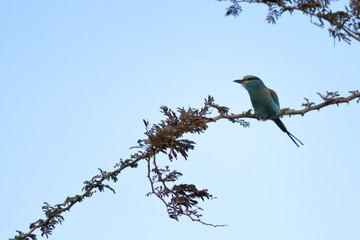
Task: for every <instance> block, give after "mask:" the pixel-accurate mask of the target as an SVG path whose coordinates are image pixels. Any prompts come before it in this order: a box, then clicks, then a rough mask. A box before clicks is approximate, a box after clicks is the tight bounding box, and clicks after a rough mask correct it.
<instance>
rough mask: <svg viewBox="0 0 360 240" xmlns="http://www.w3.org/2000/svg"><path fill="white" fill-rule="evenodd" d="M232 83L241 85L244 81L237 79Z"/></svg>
mask: <svg viewBox="0 0 360 240" xmlns="http://www.w3.org/2000/svg"><path fill="white" fill-rule="evenodd" d="M234 82H236V83H240V84H243V82H244V80H241V79H238V80H234Z"/></svg>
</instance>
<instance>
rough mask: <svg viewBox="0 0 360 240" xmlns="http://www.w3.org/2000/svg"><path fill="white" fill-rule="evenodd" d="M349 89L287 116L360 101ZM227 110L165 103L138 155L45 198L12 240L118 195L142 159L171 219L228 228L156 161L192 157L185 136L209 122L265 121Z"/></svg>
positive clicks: (201, 196) (204, 193) (210, 102)
mask: <svg viewBox="0 0 360 240" xmlns="http://www.w3.org/2000/svg"><path fill="white" fill-rule="evenodd" d="M350 93H351V95H350V96H348V97H346V98H344V97H341V96H340V95H339V93H338V92H326V93H325V94H320V93H318V95H319V96H320V97H321V99H322V100H323V101H324V102H323V103H320V104H317V105H315V103H313V102H310V101H309V100H308V99H306V98H305V100H306V102H305V103H304V104H303V105H302V106H304V107H305V108H304V109H301V110H290V109H284V110H283V113H282V115H304V114H305V113H307V112H309V111H311V110H315V109H317V110H319V109H320V108H323V107H326V106H329V105H334V104H336V105H338V104H340V103H345V102H346V103H349V102H350V101H352V100H354V99H357V102H359V101H360V93H359V91H357V90H356V91H350ZM228 110H229V109H228V108H227V107H224V106H220V105H218V104H216V103H215V102H214V98H213V97H211V96H209V97H208V98H207V99H205V102H204V106H203V107H202V108H200V109H195V108H188V109H185V108H178V109H177V111H176V112H175V111H173V110H171V109H169V108H168V107H166V106H162V107H161V112H162V113H163V114H164V116H165V119H164V120H162V121H160V123H158V124H153V125H152V126H151V127H150V124H149V122H148V121H145V120H144V124H145V128H146V132H145V136H146V138H145V139H140V140H138V142H137V145H136V146H134V147H132V149H138V151H137V152H136V153H135V154H133V155H131V156H130V158H128V159H126V160H122V159H121V160H120V162H119V163H117V164H116V165H115V166H114V168H115V170H113V171H109V172H108V171H103V170H102V169H99V172H100V173H99V174H97V175H96V176H94V177H92V178H91V179H90V180H88V181H85V182H84V187H83V189H82V191H83V193H82V194H81V195H75V196H73V197H67V198H66V199H65V200H64V202H63V203H60V204H56V205H53V206H52V205H50V204H48V203H46V202H45V203H44V205H43V207H42V209H43V212H44V215H45V217H44V219H39V220H37V221H35V222H34V223H31V224H30V230H29V231H28V232H27V233H24V232H21V231H16V232H17V235H16V236H15V237H14V238H11V239H10V240H14V239H17V240H20V239H21V240H30V239H31V240H36V239H37V236H36V234H34V231H35V230H40V232H41V236H42V237H49V236H50V235H51V234H52V233H53V230H54V229H55V227H56V225H58V224H61V223H62V222H63V221H64V220H65V219H64V217H63V216H62V214H63V213H64V212H66V211H70V209H71V208H72V207H73V206H74V205H75V204H77V203H80V202H82V201H83V200H85V199H86V198H89V197H91V196H92V195H93V194H94V193H96V192H97V191H98V192H103V191H105V190H106V189H107V190H110V191H112V192H113V193H115V190H114V189H113V188H112V187H111V186H110V185H108V184H105V183H104V182H105V181H111V182H117V181H118V175H119V173H120V172H122V171H123V170H124V169H126V168H136V167H137V166H138V163H139V162H140V161H144V162H146V163H147V177H148V179H149V182H150V189H151V191H150V192H149V193H148V194H147V196H152V195H155V196H156V197H157V198H159V199H160V200H161V201H162V202H163V203H164V205H165V207H166V210H167V212H168V214H169V217H170V218H172V219H176V220H179V218H180V217H181V216H186V217H188V218H189V219H191V220H192V221H196V222H200V223H202V224H204V225H210V226H214V227H217V226H224V225H216V224H209V223H206V222H204V221H203V220H202V214H201V212H202V210H203V209H202V208H201V207H200V206H199V204H200V203H201V202H202V201H204V200H209V199H214V197H213V196H212V194H210V193H209V192H208V190H207V189H201V190H199V189H198V188H197V187H196V185H195V184H185V183H178V181H179V178H180V177H181V176H182V173H181V172H179V171H177V170H172V169H171V168H170V166H169V165H165V166H160V165H159V164H158V163H157V157H158V156H161V155H162V156H165V157H166V158H167V160H168V161H169V163H171V162H172V161H173V160H176V159H178V158H179V157H182V158H184V159H187V158H188V151H189V150H193V149H194V146H195V142H194V141H191V140H189V139H185V138H184V137H183V136H184V134H188V133H198V134H200V133H203V132H204V131H205V130H206V129H207V128H208V124H209V123H211V122H215V121H217V120H219V119H228V120H230V121H231V122H233V123H239V124H240V125H241V126H243V127H248V126H249V123H248V122H246V121H244V120H243V119H242V118H255V119H261V118H260V117H259V116H258V115H256V114H252V113H251V110H249V111H246V112H243V113H242V114H237V115H234V114H230V115H228ZM213 111H216V112H217V113H218V114H219V115H218V116H216V117H210V116H209V115H211V114H212V113H213Z"/></svg>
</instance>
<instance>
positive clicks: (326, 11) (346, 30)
mask: <svg viewBox="0 0 360 240" xmlns="http://www.w3.org/2000/svg"><path fill="white" fill-rule="evenodd" d="M216 1H219V2H224V1H228V2H231V5H230V6H229V7H228V8H227V9H226V13H225V15H226V16H230V15H232V16H238V15H239V14H240V13H241V12H242V8H241V4H243V3H258V4H264V5H266V6H267V7H268V14H267V16H266V20H267V21H268V22H269V23H276V21H277V20H278V19H279V17H281V16H282V15H283V14H284V13H290V14H292V13H293V12H294V11H299V12H301V13H303V14H305V15H308V16H310V21H311V23H313V24H315V25H317V26H319V27H324V26H325V22H327V23H328V24H329V27H328V31H329V34H330V36H331V37H333V38H334V39H338V40H339V41H340V40H343V41H345V42H347V43H350V42H351V39H355V40H357V41H360V1H357V0H350V1H349V3H348V5H345V6H344V8H343V10H333V9H332V5H331V4H332V3H334V2H338V1H337V0H322V1H321V0H216Z"/></svg>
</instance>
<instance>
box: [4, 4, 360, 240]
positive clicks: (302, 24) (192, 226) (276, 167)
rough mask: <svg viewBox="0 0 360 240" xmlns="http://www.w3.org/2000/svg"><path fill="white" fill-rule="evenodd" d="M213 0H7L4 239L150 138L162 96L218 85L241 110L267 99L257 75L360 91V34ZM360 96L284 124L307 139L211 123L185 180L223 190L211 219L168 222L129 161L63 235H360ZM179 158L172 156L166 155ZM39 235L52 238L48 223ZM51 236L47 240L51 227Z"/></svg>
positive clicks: (185, 166)
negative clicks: (247, 85)
mask: <svg viewBox="0 0 360 240" xmlns="http://www.w3.org/2000/svg"><path fill="white" fill-rule="evenodd" d="M227 6H228V4H227V3H219V2H216V1H213V0H202V1H190V0H185V1H165V0H154V1H145V0H140V1H113V0H109V1H94V0H88V1H67V0H63V1H2V3H1V7H0V31H1V37H0V109H1V117H0V155H1V170H2V173H1V175H0V181H1V183H2V184H1V185H2V189H1V198H0V199H1V200H0V201H1V208H0V216H1V220H0V229H1V231H0V239H7V238H10V237H13V236H14V235H15V230H21V231H24V232H26V231H27V229H28V226H29V224H30V223H31V222H34V221H36V220H37V219H39V218H42V217H43V214H42V211H41V206H42V203H43V202H44V201H46V202H48V203H50V204H57V203H61V202H63V200H64V199H65V198H66V197H67V196H73V195H75V194H80V193H81V188H82V187H83V181H85V180H88V179H90V178H91V177H92V176H94V175H96V174H97V173H98V170H97V168H98V167H100V168H102V169H103V170H112V169H113V168H112V167H113V166H114V165H115V163H116V162H117V161H118V159H119V158H127V157H128V156H129V155H130V154H132V153H133V151H132V150H129V147H131V146H133V145H135V144H136V141H137V139H140V138H144V137H145V136H144V135H143V132H144V131H145V129H144V126H143V121H142V119H147V120H149V121H150V122H151V123H156V122H158V121H159V120H161V119H162V116H161V114H160V112H159V107H160V106H161V105H167V106H169V107H171V108H177V107H183V106H184V107H188V106H191V107H201V106H202V103H203V99H204V98H206V97H207V96H208V95H212V96H214V97H215V100H216V101H217V102H218V103H219V104H221V105H225V106H227V107H229V108H230V112H232V113H241V112H242V111H246V110H248V109H250V108H251V104H250V100H249V97H248V94H247V92H246V91H245V90H244V89H243V88H242V87H241V86H240V85H238V84H236V83H234V82H233V80H234V79H238V78H242V77H243V76H244V75H248V74H252V75H256V76H258V77H260V78H262V79H263V81H264V82H265V84H266V85H267V86H268V87H270V88H272V89H274V90H275V91H276V92H277V93H278V96H279V99H280V104H281V107H289V108H293V109H300V108H301V104H302V103H303V102H304V100H303V98H304V97H307V98H309V99H310V100H311V101H314V102H317V103H319V102H321V99H320V98H319V97H318V96H317V94H316V93H317V92H322V93H324V92H325V91H339V93H340V94H341V95H343V96H347V95H349V93H348V92H347V91H349V90H356V89H359V88H360V85H359V66H360V65H359V63H360V44H359V42H353V44H352V45H348V44H346V43H342V42H341V43H338V42H336V43H335V45H334V41H333V39H331V38H329V36H328V33H327V30H326V29H321V28H318V27H316V26H314V25H313V24H311V23H310V22H309V19H308V18H307V17H306V16H303V15H301V14H294V15H293V16H285V17H283V18H281V19H280V20H279V21H278V23H277V24H276V25H269V24H267V23H266V21H265V16H266V9H265V8H263V7H259V6H256V5H249V4H246V5H244V12H243V14H241V15H240V16H239V17H237V18H233V17H227V18H226V17H224V13H225V9H226V7H227ZM359 117H360V105H359V104H356V102H355V101H353V102H351V103H350V104H348V105H347V104H343V105H340V106H339V107H336V106H331V107H327V108H324V109H322V110H320V111H319V112H317V111H316V112H315V111H314V112H310V113H308V114H306V115H305V116H304V117H299V116H294V117H291V118H288V117H285V118H283V121H284V123H285V124H286V125H287V127H288V129H289V130H290V131H291V132H292V133H293V134H294V135H295V136H297V137H298V138H299V139H300V140H302V142H304V143H305V145H304V146H302V147H301V148H297V147H296V146H295V145H294V144H293V143H292V142H291V140H290V139H289V138H288V137H287V136H286V135H285V134H284V133H283V132H281V131H280V130H279V129H278V128H277V126H276V125H275V124H274V123H272V122H259V121H256V120H251V121H250V122H251V127H250V128H242V127H241V126H239V125H236V124H232V123H230V122H228V121H226V120H222V121H219V122H217V123H212V124H210V128H209V129H208V130H207V131H206V133H205V134H202V135H194V136H189V137H190V138H191V139H193V140H195V141H196V143H197V145H196V148H195V150H194V151H192V152H190V155H189V159H188V161H184V160H183V159H179V160H178V161H175V162H174V163H172V165H171V166H172V167H173V168H174V169H177V170H179V171H181V172H183V173H184V176H183V178H181V182H184V183H194V184H196V185H197V186H198V187H199V188H207V189H209V192H210V193H212V194H213V195H215V196H216V197H217V199H215V200H212V201H207V202H205V203H204V204H202V207H203V208H204V209H205V211H204V212H203V214H204V218H203V220H204V221H207V222H210V223H214V224H227V225H228V226H227V227H223V228H212V227H207V226H203V225H201V224H199V223H193V222H191V221H190V220H189V219H187V218H181V219H180V221H179V222H176V221H174V220H172V219H170V218H168V217H167V213H166V210H165V209H164V207H163V205H162V203H161V202H160V201H159V200H158V199H156V198H155V197H145V194H146V193H147V192H149V190H150V186H149V184H148V181H147V179H146V168H145V166H144V164H140V167H139V168H137V169H127V170H126V171H124V172H123V173H122V174H121V175H120V176H119V182H118V183H116V184H111V185H112V186H113V187H114V188H115V190H116V191H117V194H116V195H114V194H112V193H111V192H105V193H101V194H100V193H99V194H96V195H94V196H93V197H92V198H90V199H87V200H86V201H84V202H82V203H80V204H78V205H77V206H75V207H74V208H73V210H72V211H71V212H70V213H66V214H64V217H65V222H64V223H63V225H61V226H57V228H56V229H55V230H54V234H53V236H51V238H50V239H88V240H93V239H94V240H95V239H96V240H98V239H108V240H111V239H114V240H115V239H134V240H137V239H159V238H169V239H173V240H177V239H219V238H222V239H244V240H245V239H246V240H263V239H266V240H289V239H291V240H304V239H306V240H318V239H322V240H338V239H339V240H340V239H341V240H344V239H346V240H358V239H360V228H359V226H360V204H359V203H360V192H359V189H360V177H359V176H360V175H359V171H360V157H359V134H360V130H359V125H358V121H359ZM164 164H167V163H166V162H165V160H164ZM36 233H37V234H38V233H39V232H36ZM39 239H41V237H40V236H39Z"/></svg>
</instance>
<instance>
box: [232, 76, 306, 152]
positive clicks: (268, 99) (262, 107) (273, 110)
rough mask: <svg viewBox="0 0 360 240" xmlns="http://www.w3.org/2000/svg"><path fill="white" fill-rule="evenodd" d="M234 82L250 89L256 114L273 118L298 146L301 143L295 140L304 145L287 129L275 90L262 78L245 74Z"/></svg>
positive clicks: (265, 117)
mask: <svg viewBox="0 0 360 240" xmlns="http://www.w3.org/2000/svg"><path fill="white" fill-rule="evenodd" d="M234 82H237V83H240V84H241V85H242V86H243V87H244V88H245V89H246V90H247V91H248V93H249V95H250V100H251V103H252V106H253V108H254V111H255V114H257V115H259V116H261V117H262V118H264V119H271V120H273V121H274V122H275V123H276V125H277V126H278V127H279V128H280V129H281V130H282V131H283V132H285V133H286V134H287V135H288V136H289V137H290V138H291V140H292V141H293V142H294V143H295V144H296V146H298V147H299V144H298V143H297V142H296V141H295V140H297V141H298V142H299V143H300V144H301V145H304V144H303V143H302V142H301V141H300V140H299V139H297V138H296V137H295V136H294V135H292V134H291V133H290V132H289V131H288V130H287V129H286V127H285V125H284V123H283V122H282V121H281V120H280V118H279V116H280V113H281V109H280V103H279V99H278V96H277V95H276V93H275V92H274V90H271V89H269V88H267V87H266V86H265V84H264V83H263V81H261V79H260V78H258V77H255V76H251V75H248V76H245V77H244V78H243V79H241V80H235V81H234Z"/></svg>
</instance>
